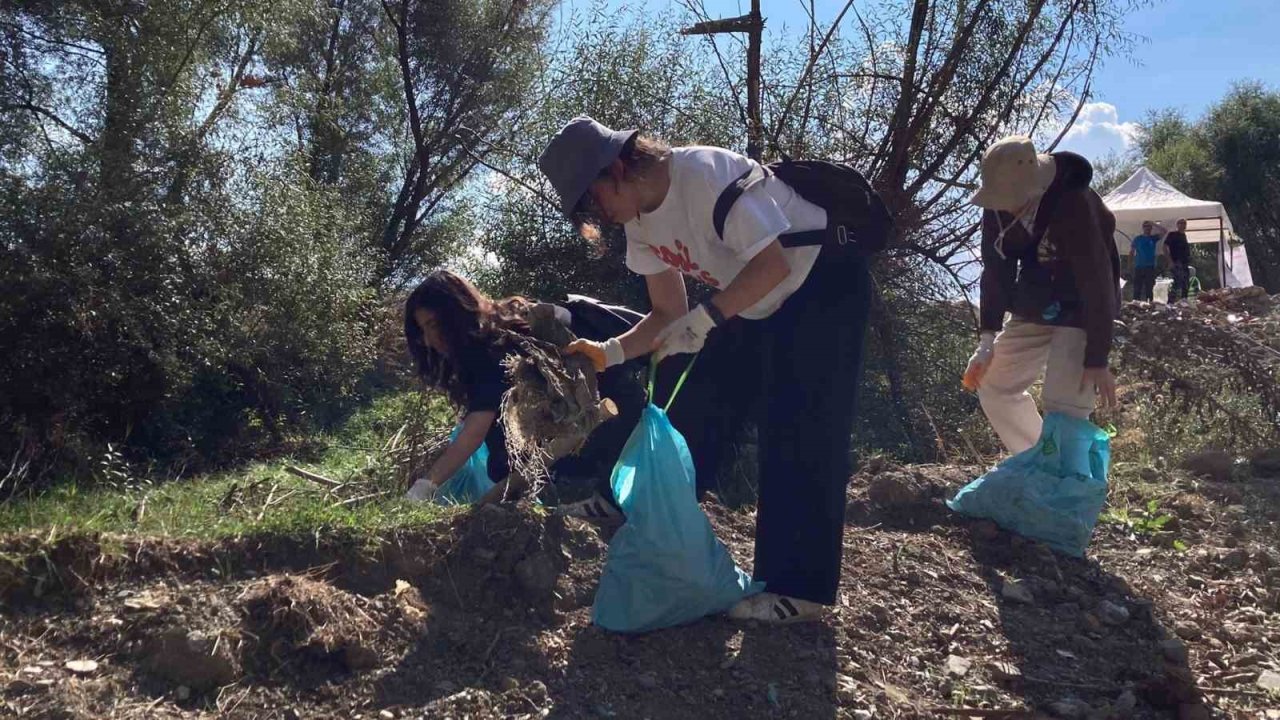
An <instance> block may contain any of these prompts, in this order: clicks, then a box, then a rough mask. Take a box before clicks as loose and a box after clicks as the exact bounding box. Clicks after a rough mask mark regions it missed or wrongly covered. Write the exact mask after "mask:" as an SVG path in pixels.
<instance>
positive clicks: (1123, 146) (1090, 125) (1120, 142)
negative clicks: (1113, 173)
mask: <svg viewBox="0 0 1280 720" xmlns="http://www.w3.org/2000/svg"><path fill="white" fill-rule="evenodd" d="M1140 132H1142V128H1141V126H1140V125H1139V124H1138V123H1136V122H1133V121H1126V122H1121V121H1120V113H1119V112H1118V111H1117V110H1116V106H1115V105H1112V104H1111V103H1106V102H1090V103H1085V104H1084V107H1082V108H1081V109H1080V116H1079V117H1077V118H1076V121H1075V124H1073V125H1072V126H1071V129H1070V130H1068V131H1067V134H1066V137H1064V138H1063V139H1062V143H1060V144H1059V146H1058V149H1059V150H1071V151H1074V152H1078V153H1080V154H1081V155H1084V156H1085V157H1090V158H1097V157H1102V156H1104V155H1108V154H1110V153H1113V152H1115V153H1123V152H1125V151H1126V150H1128V149H1129V148H1130V147H1132V146H1133V145H1134V143H1136V142H1137V140H1138V134H1139V133H1140Z"/></svg>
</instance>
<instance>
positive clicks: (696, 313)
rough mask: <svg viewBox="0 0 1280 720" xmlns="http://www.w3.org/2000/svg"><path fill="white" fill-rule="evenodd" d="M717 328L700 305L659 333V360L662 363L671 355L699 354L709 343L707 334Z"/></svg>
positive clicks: (709, 315)
mask: <svg viewBox="0 0 1280 720" xmlns="http://www.w3.org/2000/svg"><path fill="white" fill-rule="evenodd" d="M715 326H716V321H715V320H712V319H711V314H710V313H708V312H707V309H706V308H705V307H703V306H701V305H699V306H698V307H696V308H694V309H693V310H690V311H689V312H688V313H687V314H685V316H684V317H682V318H680V319H679V320H676V321H675V322H673V323H671V324H670V325H668V326H666V327H665V328H663V330H662V332H660V333H658V351H657V359H658V360H659V361H661V360H662V359H663V358H665V357H667V356H669V355H679V354H681V353H696V352H698V351H699V350H701V349H702V344H703V343H705V342H706V341H707V333H709V332H711V328H713V327H715Z"/></svg>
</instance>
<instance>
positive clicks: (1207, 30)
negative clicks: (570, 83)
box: [566, 0, 1280, 157]
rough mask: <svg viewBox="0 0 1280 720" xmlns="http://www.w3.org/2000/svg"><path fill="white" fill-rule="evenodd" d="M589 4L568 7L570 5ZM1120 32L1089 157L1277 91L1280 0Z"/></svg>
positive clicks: (728, 3)
mask: <svg viewBox="0 0 1280 720" xmlns="http://www.w3.org/2000/svg"><path fill="white" fill-rule="evenodd" d="M695 1H696V0H695ZM589 2H590V0H567V3H566V4H567V6H568V7H570V8H572V7H574V6H583V5H586V4H588V3H589ZM606 2H607V3H608V4H609V5H611V6H619V5H624V4H626V5H630V6H636V5H637V4H640V3H637V2H634V1H632V2H628V1H627V0H606ZM859 2H860V3H862V4H866V3H865V2H864V0H859ZM661 4H662V3H661V2H658V3H653V2H650V3H643V4H642V6H644V7H646V9H649V8H653V7H654V6H655V5H661ZM671 5H672V6H674V7H676V8H679V7H680V5H679V3H676V2H672V3H671ZM807 5H808V2H807V0H806V2H804V3H803V4H802V2H801V0H761V11H762V12H763V13H764V15H765V18H766V22H767V23H768V27H769V29H770V30H779V29H782V28H783V27H789V28H792V29H801V28H805V27H807V26H808V13H807V11H806V10H805V8H806V6H807ZM843 6H844V0H814V7H815V11H816V15H817V17H818V18H819V21H820V22H822V23H823V24H826V23H830V22H831V21H832V20H834V19H835V16H836V15H837V14H838V13H839V12H840V9H841V8H842V7H843ZM705 7H706V9H707V13H708V14H709V15H710V16H712V17H732V16H734V15H739V14H741V13H744V12H746V11H747V9H749V8H750V0H705ZM677 12H679V11H678V10H677ZM850 17H851V16H847V17H846V20H845V22H846V23H848V22H849V20H850ZM1125 29H1126V30H1127V31H1128V32H1130V33H1133V34H1135V35H1139V36H1141V39H1140V40H1139V42H1138V44H1137V45H1136V46H1135V48H1134V49H1133V51H1132V56H1131V57H1129V58H1125V57H1113V58H1110V59H1109V60H1108V62H1107V64H1106V65H1105V66H1104V67H1103V68H1102V69H1101V70H1100V71H1099V72H1098V73H1097V74H1096V75H1095V79H1094V85H1093V93H1092V95H1093V97H1091V98H1090V100H1091V102H1090V103H1089V104H1088V105H1086V107H1085V108H1084V111H1083V112H1082V113H1081V116H1080V120H1079V122H1078V123H1077V125H1076V127H1075V128H1073V130H1072V131H1071V134H1070V136H1069V137H1068V139H1067V140H1066V141H1065V142H1064V144H1063V146H1062V149H1070V150H1075V151H1077V152H1080V153H1082V154H1084V155H1086V156H1089V157H1100V156H1103V155H1106V154H1107V153H1109V152H1112V151H1116V152H1122V151H1123V150H1124V149H1125V148H1127V147H1128V146H1129V144H1131V143H1132V141H1133V137H1134V135H1135V133H1136V132H1137V130H1138V126H1137V123H1138V122H1140V121H1141V120H1142V119H1143V117H1144V116H1145V115H1146V114H1147V112H1148V111H1150V110H1157V109H1161V108H1166V107H1176V108H1179V109H1181V110H1183V111H1184V112H1186V113H1187V114H1188V115H1190V116H1191V117H1199V116H1200V115H1201V114H1202V113H1203V112H1204V110H1205V109H1206V108H1207V107H1208V106H1210V105H1212V104H1213V103H1214V102H1216V101H1217V100H1218V99H1220V98H1221V97H1222V96H1223V95H1225V94H1226V92H1227V91H1228V90H1229V89H1230V87H1231V83H1232V82H1234V81H1236V80H1246V79H1248V80H1260V81H1262V82H1264V83H1266V84H1267V85H1269V86H1271V87H1273V88H1280V32H1278V31H1280V0H1155V1H1154V2H1152V3H1150V6H1149V7H1144V8H1142V9H1139V10H1136V11H1134V12H1132V13H1131V14H1129V15H1128V16H1127V17H1126V19H1125Z"/></svg>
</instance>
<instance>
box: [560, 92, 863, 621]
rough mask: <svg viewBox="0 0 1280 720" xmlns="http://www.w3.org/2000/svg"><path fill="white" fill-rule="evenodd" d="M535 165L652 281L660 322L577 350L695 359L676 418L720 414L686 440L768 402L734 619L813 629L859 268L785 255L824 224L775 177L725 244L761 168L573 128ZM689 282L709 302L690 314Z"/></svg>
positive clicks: (840, 464)
mask: <svg viewBox="0 0 1280 720" xmlns="http://www.w3.org/2000/svg"><path fill="white" fill-rule="evenodd" d="M539 167H540V168H541V170H542V172H543V174H544V175H546V177H547V178H548V180H550V181H551V184H552V185H553V186H554V187H555V190H556V193H557V194H558V196H559V199H560V206H561V210H562V211H563V212H564V214H565V215H567V216H569V217H570V218H571V219H573V220H574V222H575V224H576V225H577V226H578V227H579V231H580V232H581V233H582V234H583V235H584V236H586V237H588V238H593V237H598V228H597V227H596V223H597V222H607V223H614V224H621V225H623V226H624V228H625V230H626V237H627V245H626V247H627V255H626V264H627V267H628V268H630V269H631V270H632V271H634V272H636V273H638V274H640V275H643V276H644V278H645V282H646V284H647V286H648V291H649V298H650V301H651V305H652V308H653V309H652V311H651V312H650V313H649V315H648V316H647V317H645V319H644V320H642V321H641V322H640V323H639V324H638V325H637V326H636V327H635V328H634V329H633V330H631V331H630V332H627V333H625V334H623V335H621V336H619V337H616V338H612V339H610V340H608V341H606V342H603V343H579V344H578V345H577V346H576V347H575V346H571V348H572V349H574V350H576V351H579V352H583V353H585V354H587V355H588V356H589V357H591V358H592V359H593V361H594V362H595V363H596V367H597V368H598V369H601V370H603V369H604V368H606V367H610V366H613V365H616V364H618V363H621V362H624V361H625V360H626V359H628V358H634V357H638V356H640V355H643V354H645V353H647V352H650V351H651V350H654V349H655V348H656V352H657V353H658V356H659V357H665V356H669V355H677V354H683V353H698V352H699V351H701V353H700V354H699V356H698V358H697V363H696V365H695V366H694V367H693V369H692V372H691V373H690V375H689V378H688V382H687V383H686V384H685V389H684V395H682V398H681V401H680V403H677V406H676V407H677V408H679V406H680V405H681V404H687V403H686V399H687V397H688V395H689V393H690V392H706V391H711V392H715V393H716V399H717V400H718V401H719V402H718V403H715V402H703V403H700V404H697V405H696V407H699V408H701V409H704V410H705V413H706V414H705V415H704V416H703V417H701V418H691V419H690V420H689V421H688V422H686V423H683V424H682V423H679V422H677V424H676V426H677V428H679V430H680V431H681V432H682V433H691V432H697V427H696V426H697V425H698V424H700V423H704V424H707V423H712V422H714V421H718V419H719V418H721V417H735V416H736V417H741V416H742V415H744V414H746V412H748V408H747V406H748V404H749V401H750V400H752V399H753V397H758V398H759V402H760V406H761V407H760V409H761V410H762V412H761V419H760V422H759V463H760V494H759V506H758V513H757V521H756V547H755V572H754V576H755V579H756V580H762V581H764V582H765V592H763V593H760V594H759V595H754V596H752V597H749V598H747V599H745V600H743V601H741V602H740V603H738V605H736V606H734V607H733V609H732V610H731V611H730V613H729V614H730V616H731V617H734V618H737V619H755V620H760V621H764V622H774V623H790V622H799V621H807V620H816V619H818V618H819V617H820V616H821V613H822V606H823V605H830V604H832V603H833V602H834V601H835V598H836V589H837V587H838V585H839V580H840V565H841V558H842V555H843V542H842V538H843V532H844V507H845V486H846V484H847V482H848V478H849V475H850V472H849V471H850V468H849V447H850V433H851V431H852V425H853V416H854V403H855V397H856V394H857V388H858V384H859V376H860V373H861V364H862V353H863V336H864V331H865V328H866V322H867V317H868V311H869V306H870V297H871V296H870V291H871V279H870V273H869V271H868V267H867V261H866V258H865V257H863V256H859V255H857V254H855V253H853V252H851V251H850V252H844V251H842V250H843V248H835V247H834V245H833V244H826V245H815V246H803V247H789V248H785V249H784V247H783V245H782V244H781V243H780V241H779V237H780V236H782V235H784V234H786V233H789V232H801V231H808V230H821V229H824V228H827V221H828V217H827V212H826V211H825V210H823V209H822V208H820V207H818V206H817V205H815V204H813V203H810V202H808V201H806V200H805V199H804V198H802V197H800V195H799V194H798V193H797V192H796V191H795V190H793V189H792V188H791V187H790V186H788V185H787V184H786V183H784V182H782V181H781V180H780V179H779V178H778V177H777V176H776V175H768V176H767V177H765V178H764V179H763V181H761V182H759V183H756V184H755V185H754V186H752V187H751V189H750V190H749V191H746V192H744V193H743V194H742V195H741V196H740V197H739V198H738V199H737V201H736V202H734V203H733V204H732V207H731V209H730V210H729V212H728V214H727V217H726V218H725V224H724V228H723V234H722V235H721V234H720V233H718V232H717V228H716V223H715V220H714V218H715V214H716V213H715V212H714V211H715V208H716V206H717V204H718V201H719V199H720V197H721V193H722V192H724V191H725V190H726V188H728V187H729V186H730V185H733V184H735V182H736V181H737V180H739V179H740V178H743V177H746V174H747V173H748V172H749V171H753V170H754V169H755V168H757V167H758V165H757V164H756V163H755V162H754V161H752V160H750V159H748V158H746V157H744V156H742V155H739V154H737V153H735V152H731V151H729V150H724V149H721V148H714V147H677V148H670V147H668V146H666V145H664V144H662V143H660V142H659V141H657V140H654V139H652V138H649V137H645V136H643V135H640V134H639V133H638V132H636V131H614V130H611V129H609V128H607V127H605V126H603V125H601V124H600V123H598V122H596V121H595V120H592V119H591V118H588V117H578V118H574V119H573V120H572V121H570V122H569V123H568V124H567V125H566V126H565V127H564V128H562V129H561V130H560V131H559V132H558V133H557V134H556V136H555V137H553V138H552V140H551V141H550V143H549V144H548V145H547V147H546V149H545V150H544V151H543V153H542V156H541V158H540V159H539ZM841 229H843V226H841ZM850 235H852V233H850ZM847 241H848V240H847V238H845V239H844V241H842V242H841V243H840V244H841V245H844V244H845V242H847ZM850 250H852V248H850ZM684 275H689V276H691V277H694V278H696V279H698V280H699V281H700V282H702V283H703V284H705V285H707V286H709V287H710V288H712V289H713V290H714V291H715V293H714V294H713V295H712V296H711V298H710V299H709V300H708V301H707V302H704V303H702V304H700V305H698V306H697V307H695V308H693V310H689V309H688V299H687V298H688V296H687V294H686V291H685V286H684ZM704 344H705V349H704ZM673 422H676V418H675V417H674V416H673ZM689 446H690V449H691V454H692V455H693V458H694V462H695V464H696V465H697V467H696V471H697V474H698V475H699V476H705V475H706V474H707V473H708V472H711V471H713V470H714V468H708V467H707V466H706V464H705V463H702V462H699V457H700V455H701V452H700V445H699V443H696V442H694V441H693V440H690V441H689Z"/></svg>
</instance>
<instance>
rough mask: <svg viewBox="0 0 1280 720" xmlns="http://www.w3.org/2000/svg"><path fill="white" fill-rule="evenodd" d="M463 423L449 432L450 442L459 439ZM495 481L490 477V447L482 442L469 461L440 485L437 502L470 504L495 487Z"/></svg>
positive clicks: (442, 503)
mask: <svg viewBox="0 0 1280 720" xmlns="http://www.w3.org/2000/svg"><path fill="white" fill-rule="evenodd" d="M461 429H462V426H461V425H457V426H455V427H454V428H453V432H452V433H450V434H449V442H453V441H454V440H457V439H458V431H459V430H461ZM493 485H494V482H493V481H492V480H490V479H489V447H488V446H487V445H485V444H484V443H480V447H479V448H477V449H476V451H475V452H473V453H471V457H469V458H467V462H466V463H465V464H463V466H462V467H460V468H458V472H456V473H454V474H453V476H452V477H450V478H449V479H448V480H446V481H445V482H444V484H443V485H441V486H440V490H439V491H437V492H436V502H438V503H440V504H441V505H470V504H471V503H473V502H475V501H477V500H479V499H480V498H482V497H484V494H485V493H487V492H489V491H490V490H492V489H493Z"/></svg>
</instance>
